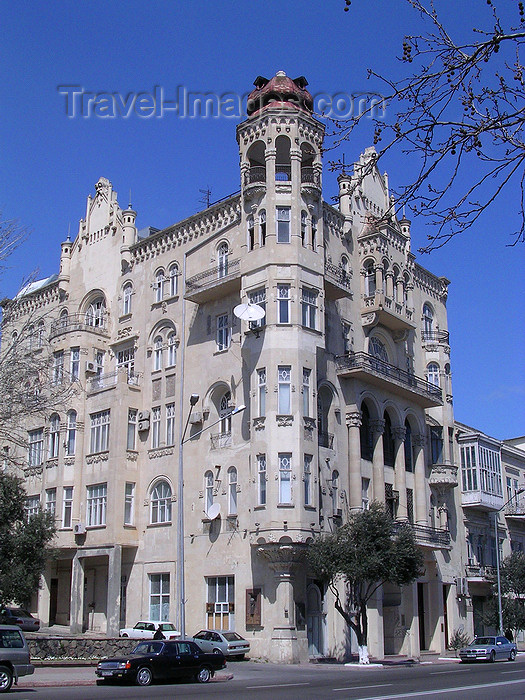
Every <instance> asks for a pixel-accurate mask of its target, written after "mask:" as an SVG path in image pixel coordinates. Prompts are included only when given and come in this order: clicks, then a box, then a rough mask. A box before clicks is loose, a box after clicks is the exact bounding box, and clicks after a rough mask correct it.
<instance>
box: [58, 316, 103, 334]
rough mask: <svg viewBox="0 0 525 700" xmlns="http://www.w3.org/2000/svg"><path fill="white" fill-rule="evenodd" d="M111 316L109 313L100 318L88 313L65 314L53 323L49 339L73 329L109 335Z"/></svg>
mask: <svg viewBox="0 0 525 700" xmlns="http://www.w3.org/2000/svg"><path fill="white" fill-rule="evenodd" d="M108 322H109V317H108V315H107V314H105V315H104V316H102V317H100V318H90V319H88V317H87V316H86V314H69V315H68V316H63V317H61V318H58V319H57V320H56V321H53V322H52V323H51V330H50V331H49V340H53V338H57V337H58V336H60V335H64V334H65V333H71V332H73V331H86V332H88V333H95V334H96V335H101V336H104V337H106V338H107V337H108V336H109V331H108V325H109V323H108Z"/></svg>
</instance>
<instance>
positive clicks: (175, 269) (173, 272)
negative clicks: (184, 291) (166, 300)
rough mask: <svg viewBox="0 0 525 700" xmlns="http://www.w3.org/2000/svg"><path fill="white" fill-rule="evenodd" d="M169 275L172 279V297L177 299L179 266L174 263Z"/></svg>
mask: <svg viewBox="0 0 525 700" xmlns="http://www.w3.org/2000/svg"><path fill="white" fill-rule="evenodd" d="M168 274H169V279H170V297H175V296H177V291H178V279H179V266H178V265H177V263H173V265H170V267H169V270H168Z"/></svg>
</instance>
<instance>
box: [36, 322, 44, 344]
mask: <svg viewBox="0 0 525 700" xmlns="http://www.w3.org/2000/svg"><path fill="white" fill-rule="evenodd" d="M45 332H46V327H45V324H44V322H43V321H39V323H38V327H37V329H36V347H37V348H41V347H42V346H43V344H44V335H45Z"/></svg>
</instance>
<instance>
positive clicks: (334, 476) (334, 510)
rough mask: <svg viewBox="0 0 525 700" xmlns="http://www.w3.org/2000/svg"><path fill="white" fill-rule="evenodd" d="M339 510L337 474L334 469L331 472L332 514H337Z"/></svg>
mask: <svg viewBox="0 0 525 700" xmlns="http://www.w3.org/2000/svg"><path fill="white" fill-rule="evenodd" d="M338 509H339V472H338V471H337V469H334V471H333V472H332V513H333V515H337V514H338Z"/></svg>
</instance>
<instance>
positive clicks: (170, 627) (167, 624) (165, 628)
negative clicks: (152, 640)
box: [159, 622, 175, 632]
mask: <svg viewBox="0 0 525 700" xmlns="http://www.w3.org/2000/svg"><path fill="white" fill-rule="evenodd" d="M159 626H160V629H161V630H162V631H163V632H174V631H175V625H172V624H171V622H164V623H163V624H162V625H159Z"/></svg>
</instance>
